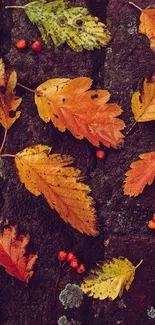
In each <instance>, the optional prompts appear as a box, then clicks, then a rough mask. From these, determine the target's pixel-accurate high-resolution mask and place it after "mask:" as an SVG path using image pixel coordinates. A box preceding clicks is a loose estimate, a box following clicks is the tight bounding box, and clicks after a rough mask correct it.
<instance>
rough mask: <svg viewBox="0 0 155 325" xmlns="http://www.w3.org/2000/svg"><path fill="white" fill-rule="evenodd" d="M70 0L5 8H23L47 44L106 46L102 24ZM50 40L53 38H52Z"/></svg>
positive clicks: (77, 47)
mask: <svg viewBox="0 0 155 325" xmlns="http://www.w3.org/2000/svg"><path fill="white" fill-rule="evenodd" d="M70 4H71V3H70V1H63V0H56V1H47V0H41V1H38V0H37V1H32V2H29V3H28V4H26V5H25V6H7V7H6V8H11V7H12V8H17V9H18V8H19V9H24V10H25V13H26V14H27V16H28V18H29V19H30V20H31V22H32V23H33V24H36V25H37V27H38V29H39V31H40V33H41V37H42V39H43V41H44V42H45V44H46V45H47V46H48V47H50V46H51V45H52V43H54V45H55V46H59V45H61V44H63V43H65V42H66V43H67V44H68V45H69V46H70V47H71V48H72V49H73V50H74V51H76V52H81V51H82V50H83V48H85V49H87V50H89V51H90V50H93V49H94V48H98V49H99V48H101V47H102V46H106V45H107V44H108V43H109V41H110V39H111V35H110V32H109V31H108V29H107V28H106V26H105V24H103V23H102V22H101V21H99V19H98V18H97V17H94V16H92V15H90V14H89V12H88V10H87V9H86V8H83V7H71V6H70ZM52 41H53V42H52Z"/></svg>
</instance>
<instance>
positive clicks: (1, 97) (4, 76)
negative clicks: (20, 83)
mask: <svg viewBox="0 0 155 325" xmlns="http://www.w3.org/2000/svg"><path fill="white" fill-rule="evenodd" d="M4 72H5V71H4V63H3V61H2V60H1V61H0V87H3V89H1V88H0V124H2V125H3V127H4V128H5V129H9V128H10V127H11V125H12V124H13V123H14V122H15V121H16V120H17V118H19V116H20V114H21V112H20V111H16V110H17V108H18V106H19V105H20V103H21V101H22V98H17V97H16V96H15V93H14V88H15V87H16V84H17V74H16V71H15V70H10V71H8V72H7V73H4Z"/></svg>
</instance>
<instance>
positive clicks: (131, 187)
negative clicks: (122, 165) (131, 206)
mask: <svg viewBox="0 0 155 325" xmlns="http://www.w3.org/2000/svg"><path fill="white" fill-rule="evenodd" d="M139 157H140V159H141V160H138V161H135V162H133V163H132V164H131V165H130V168H131V169H130V170H129V171H128V172H127V173H126V174H125V175H126V176H127V177H126V179H125V186H124V194H127V195H129V196H138V195H139V194H140V193H142V192H143V190H144V188H145V186H146V185H147V184H148V185H151V184H152V183H153V181H154V177H155V151H152V152H149V153H143V154H141V155H140V156H139Z"/></svg>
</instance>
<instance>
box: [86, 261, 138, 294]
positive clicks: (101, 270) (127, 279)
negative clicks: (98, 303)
mask: <svg viewBox="0 0 155 325" xmlns="http://www.w3.org/2000/svg"><path fill="white" fill-rule="evenodd" d="M141 263H142V261H141V262H140V263H139V264H138V265H137V266H136V267H135V266H134V265H133V264H132V263H131V262H130V261H129V260H128V259H127V258H124V257H119V258H118V259H117V258H113V259H112V260H111V261H109V262H108V263H104V262H100V263H98V264H97V268H96V269H93V270H91V271H90V272H91V274H90V276H88V277H87V278H85V279H84V280H83V283H82V284H81V289H82V291H83V292H84V293H86V294H87V295H88V296H90V297H91V296H93V297H94V298H99V299H100V300H104V299H106V298H110V299H112V300H114V299H116V298H117V297H118V296H119V297H121V296H122V294H123V290H124V288H125V289H126V290H127V291H128V290H129V288H130V285H131V283H132V281H133V280H134V277H135V270H136V268H137V267H138V266H139V265H140V264H141Z"/></svg>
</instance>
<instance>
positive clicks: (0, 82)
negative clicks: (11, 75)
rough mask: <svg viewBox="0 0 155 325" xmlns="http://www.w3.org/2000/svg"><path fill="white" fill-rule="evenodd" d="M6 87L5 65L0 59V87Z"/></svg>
mask: <svg viewBox="0 0 155 325" xmlns="http://www.w3.org/2000/svg"><path fill="white" fill-rule="evenodd" d="M5 86H6V76H5V65H4V62H3V60H2V59H0V87H5Z"/></svg>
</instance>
